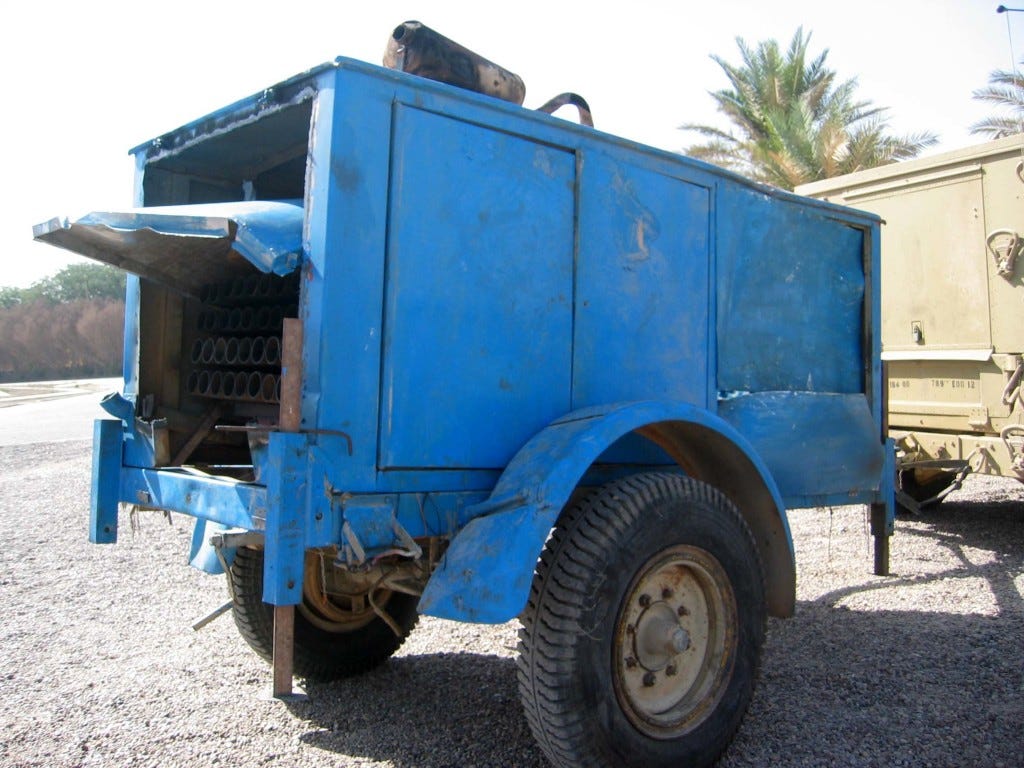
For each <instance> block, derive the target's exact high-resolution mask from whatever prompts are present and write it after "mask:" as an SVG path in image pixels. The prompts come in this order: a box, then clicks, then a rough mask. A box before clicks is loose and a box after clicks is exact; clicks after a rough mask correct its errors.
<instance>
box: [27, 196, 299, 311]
mask: <svg viewBox="0 0 1024 768" xmlns="http://www.w3.org/2000/svg"><path fill="white" fill-rule="evenodd" d="M302 224H303V208H302V201H265V200H261V201H255V200H254V201H245V202H233V203H215V204H209V205H188V206H167V207H151V208H136V209H133V210H129V211H96V212H93V213H90V214H88V215H86V216H83V217H82V218H80V219H77V220H76V221H73V222H70V221H67V220H66V219H65V220H62V219H51V220H50V221H47V222H44V223H42V224H39V225H37V226H35V227H34V228H33V236H34V237H35V239H36V240H41V241H43V242H47V243H50V244H52V245H56V246H58V247H61V248H65V249H67V250H71V251H74V252H75V253H80V254H82V255H84V256H88V257H90V258H93V259H96V260H97V261H103V262H106V263H108V264H112V265H113V266H115V267H120V268H121V269H124V270H126V271H128V272H131V273H133V274H136V275H140V276H142V277H145V278H147V279H149V280H152V281H153V282H155V283H158V284H160V285H165V286H167V287H169V288H173V289H174V290H177V291H181V292H183V293H189V294H197V293H198V292H199V289H200V288H201V287H202V285H204V284H205V283H209V282H215V281H216V279H217V277H218V276H219V275H222V274H223V271H224V266H225V260H226V259H227V257H228V252H229V251H231V250H234V251H235V252H236V253H238V254H240V255H242V256H243V257H245V258H246V259H247V260H248V261H249V262H250V263H252V264H253V266H255V267H256V268H257V269H259V270H260V271H261V272H273V273H275V274H278V275H285V274H288V273H289V272H291V271H293V270H294V269H295V268H296V266H298V264H299V261H300V260H301V257H302Z"/></svg>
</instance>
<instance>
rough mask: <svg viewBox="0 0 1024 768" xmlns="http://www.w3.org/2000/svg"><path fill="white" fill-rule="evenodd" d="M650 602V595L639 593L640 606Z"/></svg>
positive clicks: (643, 606)
mask: <svg viewBox="0 0 1024 768" xmlns="http://www.w3.org/2000/svg"><path fill="white" fill-rule="evenodd" d="M650 604H651V596H650V595H640V607H641V608H646V607H647V606H648V605H650Z"/></svg>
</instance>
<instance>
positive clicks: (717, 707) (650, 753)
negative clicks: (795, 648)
mask: <svg viewBox="0 0 1024 768" xmlns="http://www.w3.org/2000/svg"><path fill="white" fill-rule="evenodd" d="M765 616H766V608H765V597H764V576H763V571H762V567H761V562H760V558H759V556H758V553H757V548H756V546H755V543H754V539H753V537H752V535H751V533H750V530H749V529H748V528H747V526H746V523H745V522H744V521H743V519H742V517H740V515H739V513H738V511H737V510H736V508H735V507H734V506H733V504H732V503H731V502H730V501H729V500H728V499H726V497H725V496H723V495H722V494H721V493H719V492H718V491H717V490H715V489H714V488H712V487H710V486H708V485H706V484H704V483H700V482H697V481H695V480H692V479H690V478H686V477H682V476H679V475H671V474H643V475H634V476H632V477H629V478H626V479H623V480H619V481H616V482H614V483H611V484H609V485H607V486H605V487H604V488H602V489H601V490H600V491H599V492H597V493H596V494H594V495H592V496H590V497H589V498H586V499H584V500H582V501H581V502H580V503H578V504H577V505H575V506H572V507H570V508H568V509H567V510H566V511H564V512H563V513H562V517H561V518H560V519H559V521H558V523H557V525H556V527H555V529H554V531H553V532H552V535H551V536H550V538H549V539H548V543H547V545H546V547H545V549H544V552H543V554H542V555H541V558H540V560H539V561H538V564H537V570H536V573H535V576H534V582H533V589H532V590H531V596H530V600H529V603H528V605H527V608H526V610H525V611H524V613H523V615H522V616H521V617H520V620H521V623H522V628H521V629H520V632H519V640H520V643H519V662H518V679H519V691H520V698H521V699H522V702H523V707H524V709H525V711H526V717H527V720H528V722H529V724H530V729H531V730H532V731H533V734H534V737H535V738H536V739H537V741H538V743H539V744H540V746H541V748H542V749H543V751H544V752H545V754H546V755H547V756H548V758H549V759H550V760H551V762H552V763H554V764H555V765H556V766H565V767H568V766H577V765H586V766H615V767H616V768H617V767H619V766H646V767H650V766H679V765H693V766H703V765H708V764H710V763H711V762H713V761H714V760H715V759H716V758H717V757H718V756H719V755H720V754H721V752H722V751H723V750H724V749H725V748H726V746H727V745H728V744H729V742H730V740H731V739H732V737H733V734H734V733H735V731H736V729H737V728H738V727H739V724H740V721H741V720H742V718H743V715H744V714H745V712H746V709H747V705H748V704H749V702H750V697H751V694H752V692H753V687H754V682H755V679H756V677H757V671H758V666H759V661H760V652H761V645H762V643H763V640H764V631H765Z"/></svg>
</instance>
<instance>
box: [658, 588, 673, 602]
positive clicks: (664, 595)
mask: <svg viewBox="0 0 1024 768" xmlns="http://www.w3.org/2000/svg"><path fill="white" fill-rule="evenodd" d="M670 597H672V590H671V589H669V588H668V587H665V589H663V590H661V599H662V600H668V599H669V598H670Z"/></svg>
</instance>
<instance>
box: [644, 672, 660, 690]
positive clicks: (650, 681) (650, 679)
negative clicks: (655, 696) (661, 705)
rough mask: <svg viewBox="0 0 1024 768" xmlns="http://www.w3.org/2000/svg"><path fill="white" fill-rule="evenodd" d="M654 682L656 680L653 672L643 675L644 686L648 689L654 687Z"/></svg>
mask: <svg viewBox="0 0 1024 768" xmlns="http://www.w3.org/2000/svg"><path fill="white" fill-rule="evenodd" d="M656 680H657V678H656V677H655V675H654V673H653V672H648V673H647V674H646V675H644V685H645V686H646V687H648V688H650V687H651V686H652V685H654V683H655V681H656Z"/></svg>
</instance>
